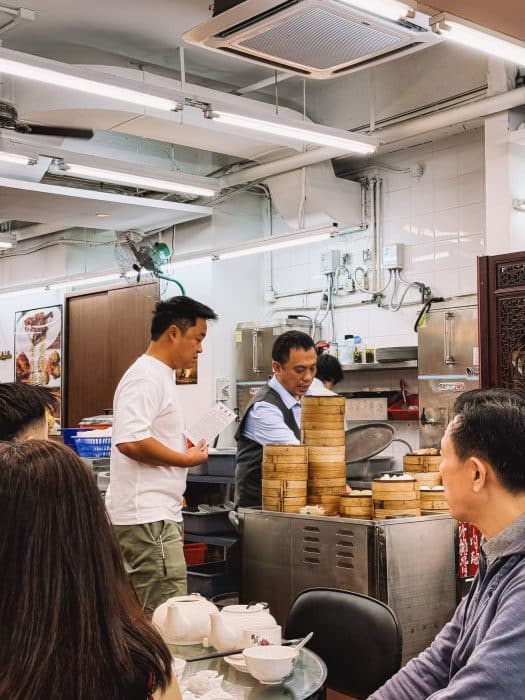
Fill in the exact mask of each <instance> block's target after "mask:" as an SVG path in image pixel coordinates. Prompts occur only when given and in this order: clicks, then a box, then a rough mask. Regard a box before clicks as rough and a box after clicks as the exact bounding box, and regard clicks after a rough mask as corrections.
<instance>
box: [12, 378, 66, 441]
mask: <svg viewBox="0 0 525 700" xmlns="http://www.w3.org/2000/svg"><path fill="white" fill-rule="evenodd" d="M58 403H59V401H58V399H57V397H56V396H54V395H53V394H52V393H51V391H50V390H49V389H46V388H45V387H43V386H36V385H35V384H26V383H25V382H6V383H4V384H0V440H1V441H9V440H14V439H15V438H17V437H19V436H20V437H23V433H24V432H25V431H26V430H27V429H28V428H29V427H30V426H31V425H32V424H34V423H37V422H39V421H42V420H44V419H45V417H46V409H48V410H49V411H50V412H52V411H54V410H56V409H57V408H58Z"/></svg>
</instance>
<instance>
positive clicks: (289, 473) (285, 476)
mask: <svg viewBox="0 0 525 700" xmlns="http://www.w3.org/2000/svg"><path fill="white" fill-rule="evenodd" d="M293 467H294V468H293V469H286V468H283V467H282V466H280V465H278V464H270V465H267V464H265V463H264V462H263V463H262V465H261V474H262V478H263V479H279V481H304V482H305V483H306V482H307V480H308V465H307V464H302V465H301V464H294V465H293Z"/></svg>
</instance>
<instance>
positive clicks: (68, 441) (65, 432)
mask: <svg viewBox="0 0 525 700" xmlns="http://www.w3.org/2000/svg"><path fill="white" fill-rule="evenodd" d="M91 430H93V428H88V429H87V430H81V429H80V428H61V430H60V435H62V438H63V439H64V445H67V446H68V447H71V449H72V450H74V451H75V452H76V451H77V448H76V447H75V441H74V440H73V438H74V437H77V435H78V436H79V437H80V436H85V435H87V434H88V433H89V432H91Z"/></svg>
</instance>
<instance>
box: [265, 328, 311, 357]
mask: <svg viewBox="0 0 525 700" xmlns="http://www.w3.org/2000/svg"><path fill="white" fill-rule="evenodd" d="M310 348H313V349H314V350H315V343H314V341H313V340H312V338H311V337H310V336H309V335H308V334H307V333H303V332H302V331H286V333H282V334H281V335H280V336H278V337H277V338H276V340H275V342H274V344H273V347H272V360H273V361H274V362H278V363H279V364H280V365H285V364H286V363H287V362H288V359H289V357H290V350H298V349H301V350H310Z"/></svg>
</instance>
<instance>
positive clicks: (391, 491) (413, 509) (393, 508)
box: [372, 477, 421, 520]
mask: <svg viewBox="0 0 525 700" xmlns="http://www.w3.org/2000/svg"><path fill="white" fill-rule="evenodd" d="M372 500H373V504H374V518H375V519H376V520H381V519H384V518H387V517H400V516H405V515H416V516H417V515H421V502H420V498H419V486H418V482H417V481H416V480H415V479H414V478H413V477H412V479H410V480H408V479H403V480H401V479H373V480H372Z"/></svg>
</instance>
